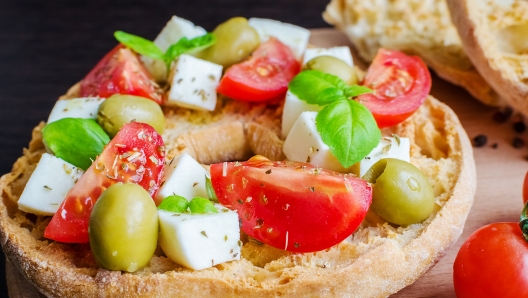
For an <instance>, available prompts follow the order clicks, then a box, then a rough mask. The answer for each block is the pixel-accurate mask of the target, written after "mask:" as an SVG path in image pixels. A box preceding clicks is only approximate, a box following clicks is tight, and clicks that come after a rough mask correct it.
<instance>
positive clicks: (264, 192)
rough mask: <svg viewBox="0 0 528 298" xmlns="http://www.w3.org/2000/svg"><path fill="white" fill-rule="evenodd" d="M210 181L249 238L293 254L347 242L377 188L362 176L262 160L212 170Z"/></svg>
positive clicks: (223, 165)
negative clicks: (238, 218) (237, 218)
mask: <svg viewBox="0 0 528 298" xmlns="http://www.w3.org/2000/svg"><path fill="white" fill-rule="evenodd" d="M211 182H212V185H213V188H214V190H215V192H216V195H217V197H218V201H219V202H220V203H222V204H223V205H225V206H226V207H228V208H230V209H236V210H237V212H238V216H239V217H240V218H241V220H242V230H243V231H244V232H245V233H246V234H248V235H249V236H251V237H254V238H256V239H257V240H259V241H261V242H264V243H266V244H268V245H271V246H274V247H276V248H280V249H284V250H288V251H293V252H312V251H318V250H322V249H326V248H329V247H331V246H333V245H335V244H338V243H339V242H341V241H343V240H344V239H345V238H346V237H348V236H350V235H351V234H352V233H353V232H354V231H355V230H356V229H357V227H358V226H359V225H360V224H361V222H362V221H363V219H364V218H365V216H366V213H367V211H368V209H369V206H370V204H371V202H372V188H371V187H370V186H369V185H368V184H367V182H365V181H364V180H361V179H359V178H357V177H354V176H351V175H344V174H341V173H337V172H332V171H328V170H323V169H321V168H317V167H315V166H313V165H311V164H307V163H300V162H290V161H269V160H268V159H266V158H264V157H262V156H256V157H253V158H251V159H250V160H248V161H246V162H229V163H228V162H226V163H218V164H213V165H211Z"/></svg>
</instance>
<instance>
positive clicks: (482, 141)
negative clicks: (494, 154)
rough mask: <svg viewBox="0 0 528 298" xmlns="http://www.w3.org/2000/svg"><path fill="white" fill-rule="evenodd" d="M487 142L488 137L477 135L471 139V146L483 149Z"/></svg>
mask: <svg viewBox="0 0 528 298" xmlns="http://www.w3.org/2000/svg"><path fill="white" fill-rule="evenodd" d="M487 142H488V137H487V136H485V135H478V136H476V137H474V138H473V146H475V147H483V146H486V143H487Z"/></svg>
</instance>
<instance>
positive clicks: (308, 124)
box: [283, 112, 347, 172]
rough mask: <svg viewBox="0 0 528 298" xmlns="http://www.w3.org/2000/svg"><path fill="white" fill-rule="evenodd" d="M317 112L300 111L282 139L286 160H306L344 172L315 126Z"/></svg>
mask: <svg viewBox="0 0 528 298" xmlns="http://www.w3.org/2000/svg"><path fill="white" fill-rule="evenodd" d="M315 117H317V112H302V113H301V115H300V116H299V118H298V119H297V121H295V123H294V124H293V127H292V129H291V131H290V133H289V134H288V137H286V140H285V141H284V147H283V151H284V155H286V158H288V160H292V161H300V162H308V163H311V164H313V165H316V166H318V167H321V168H325V169H329V170H333V171H336V172H346V171H347V169H345V168H344V167H343V166H342V165H341V163H340V162H339V160H337V158H336V157H335V156H334V155H333V154H332V152H331V151H330V148H329V147H328V146H327V145H326V144H325V143H323V140H322V139H321V135H320V134H319V132H318V131H317V127H316V126H315Z"/></svg>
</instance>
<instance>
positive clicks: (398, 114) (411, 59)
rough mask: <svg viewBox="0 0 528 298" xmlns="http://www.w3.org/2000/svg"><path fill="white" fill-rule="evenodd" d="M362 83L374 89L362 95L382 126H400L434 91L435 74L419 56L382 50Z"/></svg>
mask: <svg viewBox="0 0 528 298" xmlns="http://www.w3.org/2000/svg"><path fill="white" fill-rule="evenodd" d="M362 85H364V86H366V87H369V88H370V89H372V90H373V91H374V92H373V93H367V94H363V95H360V96H359V102H361V103H362V104H364V105H365V106H366V107H367V108H368V109H369V110H370V111H371V112H372V115H374V119H376V122H377V123H378V126H379V127H380V128H383V127H388V126H393V125H396V124H398V123H400V122H402V121H403V120H405V119H407V118H408V117H409V116H411V115H412V114H413V113H414V112H415V111H416V110H417V109H418V108H419V107H420V105H421V104H422V103H423V102H424V101H425V98H426V97H427V95H428V94H429V92H430V91H431V74H430V73H429V70H428V69H427V66H426V65H425V63H424V62H423V61H422V59H420V58H419V57H416V56H407V55H406V54H404V53H402V52H399V51H390V50H385V49H380V50H379V51H378V54H377V55H376V57H374V60H373V61H372V64H371V65H370V67H369V69H368V70H367V74H366V76H365V79H364V80H363V83H362Z"/></svg>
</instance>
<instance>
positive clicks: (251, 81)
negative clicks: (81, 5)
mask: <svg viewBox="0 0 528 298" xmlns="http://www.w3.org/2000/svg"><path fill="white" fill-rule="evenodd" d="M300 69H301V65H300V64H299V62H298V61H297V59H295V56H294V55H293V53H292V51H291V50H290V48H288V46H286V45H284V44H283V43H282V42H280V41H279V40H278V39H276V38H273V37H272V38H270V39H269V40H268V41H267V42H265V43H263V44H261V45H260V46H259V47H258V48H257V49H256V50H255V52H254V53H253V55H252V56H251V59H249V60H247V61H244V62H241V63H238V64H235V65H233V66H231V67H230V68H229V69H228V70H227V71H226V73H225V75H224V77H222V80H221V81H220V84H219V85H218V88H217V89H216V91H217V92H218V93H220V94H223V95H225V96H227V97H230V98H233V99H238V100H243V101H266V100H271V99H276V98H278V97H281V96H283V95H284V94H286V91H287V90H288V83H289V82H290V81H291V80H292V79H293V77H294V76H295V75H296V74H297V73H299V71H300Z"/></svg>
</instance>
